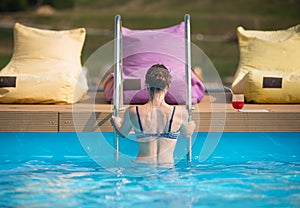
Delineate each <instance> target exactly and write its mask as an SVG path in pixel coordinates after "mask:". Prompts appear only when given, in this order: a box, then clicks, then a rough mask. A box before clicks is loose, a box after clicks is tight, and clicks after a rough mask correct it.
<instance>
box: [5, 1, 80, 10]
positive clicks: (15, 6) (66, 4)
mask: <svg viewBox="0 0 300 208" xmlns="http://www.w3.org/2000/svg"><path fill="white" fill-rule="evenodd" d="M41 5H50V6H52V7H53V8H55V9H70V8H73V7H74V5H75V2H74V0H0V12H17V11H25V10H27V9H28V8H29V7H37V6H41Z"/></svg>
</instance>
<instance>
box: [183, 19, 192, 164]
mask: <svg viewBox="0 0 300 208" xmlns="http://www.w3.org/2000/svg"><path fill="white" fill-rule="evenodd" d="M184 23H185V78H186V108H187V110H188V114H189V118H188V120H189V121H191V120H192V83H191V82H192V79H191V76H192V75H191V70H192V69H191V27H190V15H189V14H186V15H185V16H184ZM187 148H188V152H187V160H188V162H191V161H192V137H190V138H189V139H188V144H187Z"/></svg>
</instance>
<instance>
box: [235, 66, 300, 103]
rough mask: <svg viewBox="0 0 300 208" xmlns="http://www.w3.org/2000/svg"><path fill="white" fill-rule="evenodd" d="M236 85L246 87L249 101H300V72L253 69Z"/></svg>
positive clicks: (246, 97)
mask: <svg viewBox="0 0 300 208" xmlns="http://www.w3.org/2000/svg"><path fill="white" fill-rule="evenodd" d="M280 85H281V87H280ZM236 87H240V88H242V89H244V91H243V93H244V94H245V99H246V101H247V102H255V103H298V102H299V101H300V91H299V89H300V74H295V73H282V72H270V71H256V70H252V71H249V72H248V73H247V74H246V75H245V76H244V77H243V79H242V80H241V81H240V82H239V83H238V84H237V86H236Z"/></svg>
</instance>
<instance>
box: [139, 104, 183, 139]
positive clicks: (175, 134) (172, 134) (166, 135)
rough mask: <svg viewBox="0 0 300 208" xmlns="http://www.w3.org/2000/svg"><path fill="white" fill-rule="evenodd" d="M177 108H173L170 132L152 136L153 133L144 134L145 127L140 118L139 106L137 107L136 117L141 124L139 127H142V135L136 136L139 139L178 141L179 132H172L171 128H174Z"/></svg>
mask: <svg viewBox="0 0 300 208" xmlns="http://www.w3.org/2000/svg"><path fill="white" fill-rule="evenodd" d="M175 108H176V107H175V106H174V107H173V112H172V115H171V118H170V122H169V130H168V131H167V132H164V133H156V134H154V133H153V134H152V133H144V132H143V126H142V123H141V118H140V114H139V108H138V106H136V108H135V109H136V115H137V117H138V122H139V126H140V130H141V133H138V134H136V137H137V138H147V137H164V138H168V139H177V138H178V136H179V133H180V132H179V130H177V131H175V132H174V131H171V127H172V123H173V117H174V113H175Z"/></svg>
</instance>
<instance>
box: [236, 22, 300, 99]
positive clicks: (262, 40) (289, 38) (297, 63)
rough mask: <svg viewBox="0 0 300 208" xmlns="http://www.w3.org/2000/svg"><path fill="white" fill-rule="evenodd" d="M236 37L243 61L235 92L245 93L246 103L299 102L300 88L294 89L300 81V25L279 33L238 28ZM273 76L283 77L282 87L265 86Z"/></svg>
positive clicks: (237, 74)
mask: <svg viewBox="0 0 300 208" xmlns="http://www.w3.org/2000/svg"><path fill="white" fill-rule="evenodd" d="M237 35H238V40H239V50H240V61H239V66H238V69H237V71H236V74H235V77H234V81H233V83H232V90H233V92H234V93H244V94H245V98H246V100H247V101H253V102H257V103H297V102H300V96H299V90H298V89H299V88H298V89H297V87H292V86H299V82H300V79H299V76H300V58H299V57H300V25H298V26H295V27H292V28H289V29H287V30H278V31H254V30H244V29H243V28H242V27H238V29H237ZM272 76H274V78H280V77H281V78H282V80H281V82H282V85H281V88H278V86H276V88H272V87H270V86H267V87H266V86H265V87H263V81H264V80H265V79H266V78H272ZM264 77H265V78H264ZM254 79H257V80H254ZM249 90H250V91H249ZM260 96H264V98H261V97H260Z"/></svg>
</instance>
